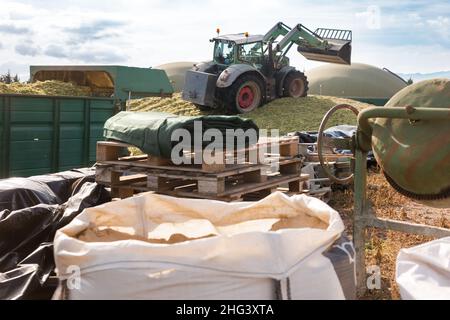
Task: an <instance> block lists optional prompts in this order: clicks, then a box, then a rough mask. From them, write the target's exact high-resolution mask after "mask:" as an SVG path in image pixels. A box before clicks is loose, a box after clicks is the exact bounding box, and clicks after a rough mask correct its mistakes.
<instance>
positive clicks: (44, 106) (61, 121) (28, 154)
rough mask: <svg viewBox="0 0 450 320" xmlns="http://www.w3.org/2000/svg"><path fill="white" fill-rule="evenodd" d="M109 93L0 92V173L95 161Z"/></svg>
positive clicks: (109, 111)
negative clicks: (33, 93)
mask: <svg viewBox="0 0 450 320" xmlns="http://www.w3.org/2000/svg"><path fill="white" fill-rule="evenodd" d="M116 111H117V107H116V103H115V100H114V99H111V98H95V97H59V96H39V95H16V94H0V125H1V128H0V178H7V177H13V176H22V177H25V176H31V175H38V174H44V173H51V172H59V171H64V170H69V169H72V168H76V167H85V166H89V165H92V164H93V163H95V146H96V142H97V140H101V139H102V137H103V124H104V123H105V121H106V120H107V119H108V118H110V117H111V116H113V115H114V114H115V113H116Z"/></svg>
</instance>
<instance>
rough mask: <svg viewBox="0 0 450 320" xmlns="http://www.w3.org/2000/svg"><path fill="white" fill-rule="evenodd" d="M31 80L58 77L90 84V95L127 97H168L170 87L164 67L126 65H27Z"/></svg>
mask: <svg viewBox="0 0 450 320" xmlns="http://www.w3.org/2000/svg"><path fill="white" fill-rule="evenodd" d="M30 76H31V77H30V79H31V81H32V82H34V81H45V80H59V81H64V82H72V83H75V84H77V85H80V86H88V87H90V88H91V91H92V94H93V96H98V97H114V98H115V99H117V100H119V101H120V102H121V103H122V104H124V103H125V101H126V100H128V99H139V98H144V97H155V96H156V97H168V96H171V95H172V93H173V87H172V84H171V83H170V80H169V78H168V77H167V74H166V72H165V71H164V70H159V69H152V68H136V67H126V66H73V65H67V66H30Z"/></svg>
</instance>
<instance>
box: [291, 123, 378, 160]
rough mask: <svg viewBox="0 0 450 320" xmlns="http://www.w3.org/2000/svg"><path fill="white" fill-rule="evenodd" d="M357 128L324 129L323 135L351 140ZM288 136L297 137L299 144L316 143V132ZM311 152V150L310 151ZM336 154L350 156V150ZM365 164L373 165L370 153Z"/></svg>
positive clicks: (347, 126)
mask: <svg viewBox="0 0 450 320" xmlns="http://www.w3.org/2000/svg"><path fill="white" fill-rule="evenodd" d="M356 129H357V127H356V126H351V125H340V126H335V127H331V128H328V129H326V130H325V131H324V132H323V133H324V135H325V136H327V137H330V138H351V137H352V136H353V135H354V134H355V132H356ZM288 135H289V136H297V137H299V142H300V143H316V142H317V136H318V132H315V131H296V132H291V133H289V134H288ZM311 151H312V149H311ZM336 152H337V153H341V154H351V153H352V151H351V150H336ZM367 163H368V165H375V164H376V160H375V156H374V155H373V152H372V151H369V153H368V155H367Z"/></svg>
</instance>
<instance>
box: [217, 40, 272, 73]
mask: <svg viewBox="0 0 450 320" xmlns="http://www.w3.org/2000/svg"><path fill="white" fill-rule="evenodd" d="M262 40H263V36H262V35H253V36H249V35H248V34H247V33H238V34H230V35H223V36H219V37H216V38H214V39H212V40H211V41H212V42H214V56H213V61H214V62H215V63H217V64H219V65H222V66H225V67H227V66H230V65H232V64H239V63H246V64H250V65H252V66H254V67H256V68H257V69H261V67H262V65H263V60H264V59H263V57H264V50H263V41H262Z"/></svg>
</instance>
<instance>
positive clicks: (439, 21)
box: [427, 16, 450, 40]
mask: <svg viewBox="0 0 450 320" xmlns="http://www.w3.org/2000/svg"><path fill="white" fill-rule="evenodd" d="M427 23H428V25H429V26H430V27H431V28H432V30H433V31H434V32H437V33H438V34H439V35H441V36H442V37H443V38H445V39H446V40H450V19H449V18H448V17H443V16H438V17H437V18H436V19H429V20H427Z"/></svg>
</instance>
